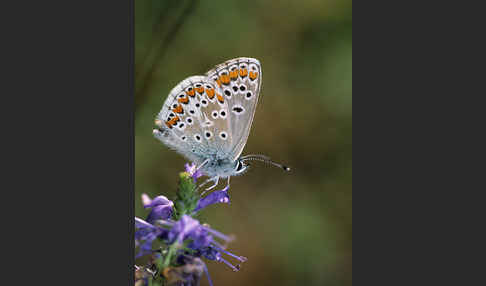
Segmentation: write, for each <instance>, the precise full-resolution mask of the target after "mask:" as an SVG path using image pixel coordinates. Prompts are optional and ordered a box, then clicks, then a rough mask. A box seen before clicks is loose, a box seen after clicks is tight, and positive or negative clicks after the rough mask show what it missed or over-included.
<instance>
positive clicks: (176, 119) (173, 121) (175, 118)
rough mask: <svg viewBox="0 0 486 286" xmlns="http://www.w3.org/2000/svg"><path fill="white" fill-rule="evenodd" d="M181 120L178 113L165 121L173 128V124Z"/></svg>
mask: <svg viewBox="0 0 486 286" xmlns="http://www.w3.org/2000/svg"><path fill="white" fill-rule="evenodd" d="M179 120H180V119H179V117H178V116H177V115H176V116H175V117H173V118H172V119H171V120H169V121H167V122H165V125H167V127H169V128H170V129H172V125H174V124H176V123H177V121H179Z"/></svg>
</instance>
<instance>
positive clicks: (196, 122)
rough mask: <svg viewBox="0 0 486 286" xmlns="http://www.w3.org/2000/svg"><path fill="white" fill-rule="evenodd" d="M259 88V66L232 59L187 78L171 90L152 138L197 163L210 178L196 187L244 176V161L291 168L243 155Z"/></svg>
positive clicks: (259, 156)
mask: <svg viewBox="0 0 486 286" xmlns="http://www.w3.org/2000/svg"><path fill="white" fill-rule="evenodd" d="M261 85H262V70H261V65H260V62H259V61H258V60H257V59H254V58H243V57H241V58H235V59H231V60H228V61H226V62H224V63H222V64H220V65H217V66H215V67H214V68H213V69H211V70H210V71H208V72H207V73H206V74H205V75H204V76H200V75H196V76H191V77H188V78H186V79H185V80H183V81H182V82H180V83H179V84H177V85H176V87H174V88H173V89H172V91H171V92H170V93H169V96H168V97H167V99H166V100H165V102H164V105H163V107H162V110H161V111H160V112H159V114H158V115H157V117H156V119H155V124H156V125H157V127H158V128H156V129H154V130H153V134H154V136H155V137H156V138H157V139H159V140H160V141H162V143H164V144H165V145H167V146H168V147H169V148H170V149H173V150H175V151H176V152H178V153H180V154H181V155H183V156H184V157H185V158H186V159H188V160H190V161H191V162H193V163H195V164H196V166H197V169H198V170H199V171H200V172H201V173H202V174H203V175H205V176H207V177H209V179H207V180H206V181H205V182H204V183H203V184H201V185H200V186H199V187H201V186H203V185H205V184H207V183H209V182H214V184H213V186H211V187H209V188H207V189H206V190H210V189H212V188H214V187H216V186H217V185H218V182H219V179H220V178H227V179H228V182H227V187H229V183H230V177H231V176H236V175H240V174H243V173H244V172H245V171H246V170H247V169H248V167H249V163H248V161H251V160H257V161H262V162H265V163H268V164H271V165H274V166H277V167H279V168H282V169H284V170H286V171H290V168H288V167H286V166H283V165H281V164H278V163H276V162H273V161H272V160H270V158H269V157H267V156H264V155H246V156H241V153H242V152H243V148H244V147H245V144H246V142H247V140H248V136H249V134H250V129H251V125H252V121H253V117H254V115H255V109H256V106H257V103H258V99H259V96H260V90H261Z"/></svg>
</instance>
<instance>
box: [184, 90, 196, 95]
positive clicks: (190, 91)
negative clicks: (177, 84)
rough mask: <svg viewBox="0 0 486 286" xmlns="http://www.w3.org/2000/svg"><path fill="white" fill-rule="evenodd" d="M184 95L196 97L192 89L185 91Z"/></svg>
mask: <svg viewBox="0 0 486 286" xmlns="http://www.w3.org/2000/svg"><path fill="white" fill-rule="evenodd" d="M186 94H187V95H189V96H192V97H194V96H195V95H196V92H195V91H194V89H191V90H188V91H186Z"/></svg>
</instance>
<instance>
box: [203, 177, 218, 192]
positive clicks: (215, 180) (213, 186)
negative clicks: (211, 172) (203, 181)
mask: <svg viewBox="0 0 486 286" xmlns="http://www.w3.org/2000/svg"><path fill="white" fill-rule="evenodd" d="M214 178H216V179H214ZM214 178H213V179H214V185H212V186H211V187H209V188H207V189H206V191H209V190H211V189H213V188H215V187H216V186H217V185H218V183H219V177H214Z"/></svg>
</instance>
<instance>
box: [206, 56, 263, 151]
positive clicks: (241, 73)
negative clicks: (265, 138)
mask: <svg viewBox="0 0 486 286" xmlns="http://www.w3.org/2000/svg"><path fill="white" fill-rule="evenodd" d="M206 75H207V76H208V78H209V79H211V80H212V81H214V82H215V85H216V86H217V87H219V88H220V90H221V92H222V94H223V96H224V98H225V100H226V101H227V105H228V106H227V109H228V117H229V130H231V131H232V134H231V138H232V146H230V149H229V153H230V156H231V159H232V160H233V161H234V160H236V159H237V158H238V157H239V156H240V155H241V152H242V151H243V148H244V147H245V144H246V141H247V140H248V136H249V134H250V129H251V125H252V121H253V117H254V115H255V110H256V106H257V103H258V98H259V94H260V87H261V82H262V81H261V79H262V72H261V66H260V62H259V61H258V60H257V59H253V58H236V59H232V60H229V61H226V62H225V63H223V64H221V65H218V66H216V67H215V68H213V69H212V70H210V71H209V72H207V73H206Z"/></svg>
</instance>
